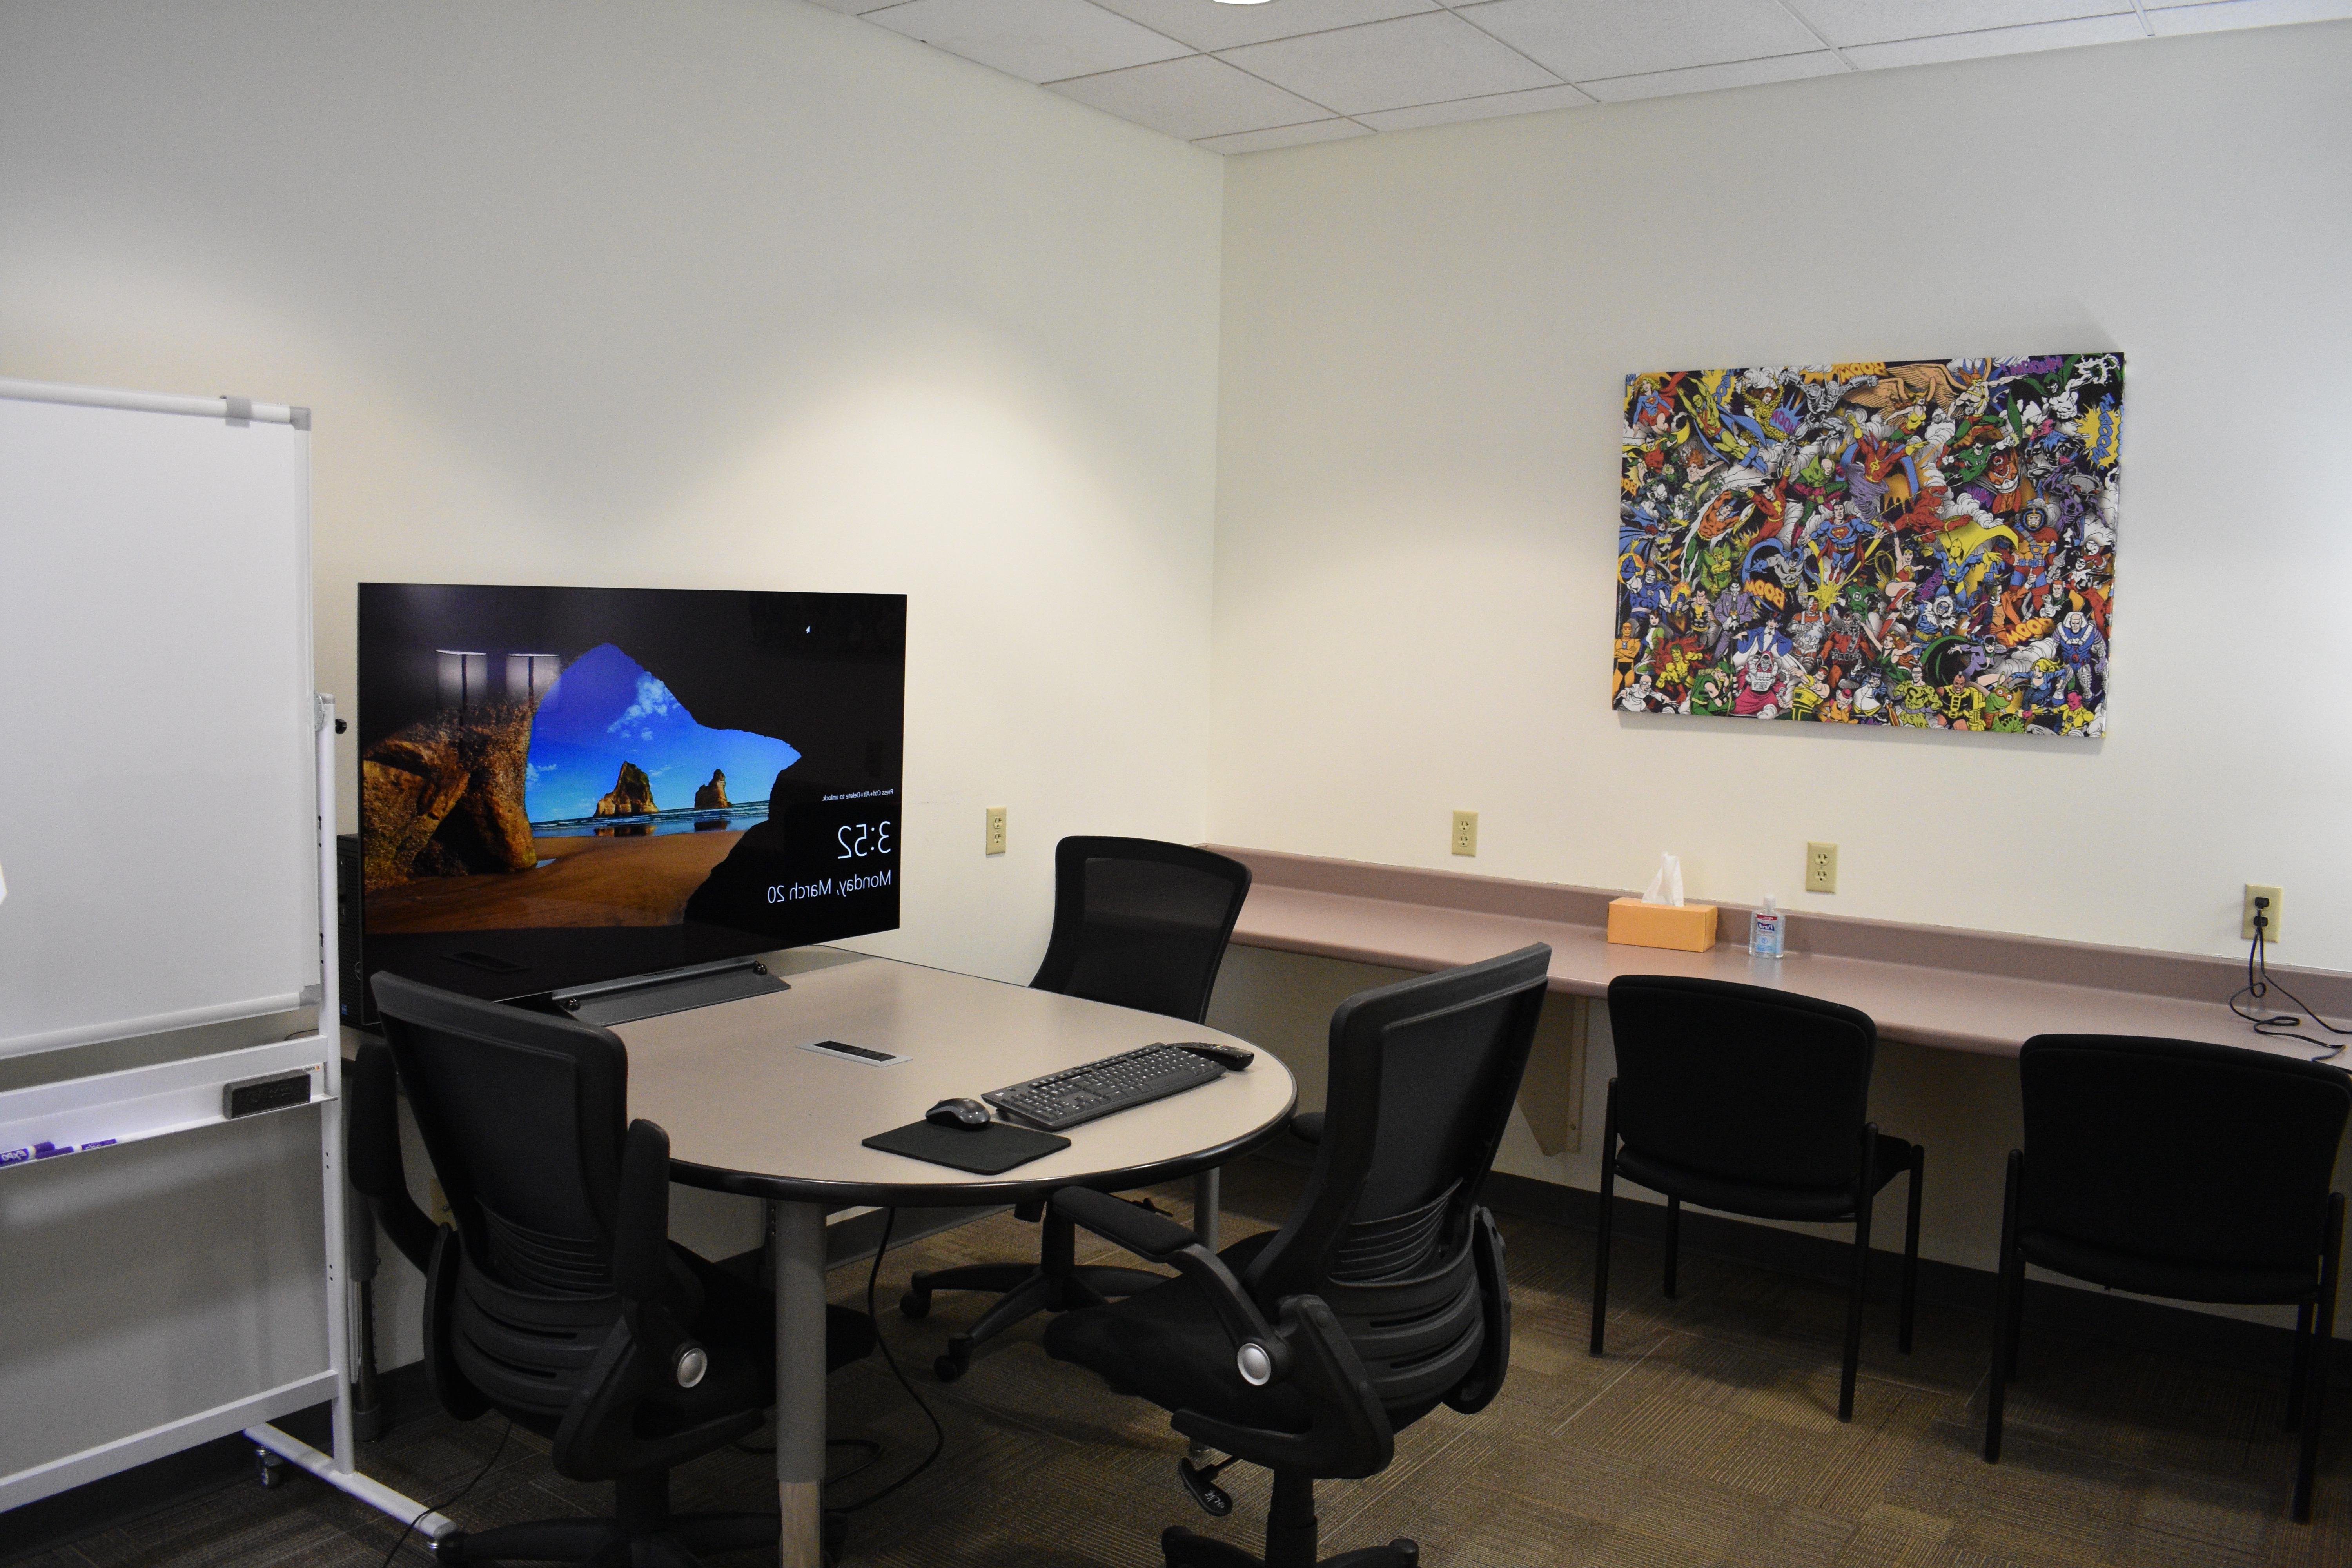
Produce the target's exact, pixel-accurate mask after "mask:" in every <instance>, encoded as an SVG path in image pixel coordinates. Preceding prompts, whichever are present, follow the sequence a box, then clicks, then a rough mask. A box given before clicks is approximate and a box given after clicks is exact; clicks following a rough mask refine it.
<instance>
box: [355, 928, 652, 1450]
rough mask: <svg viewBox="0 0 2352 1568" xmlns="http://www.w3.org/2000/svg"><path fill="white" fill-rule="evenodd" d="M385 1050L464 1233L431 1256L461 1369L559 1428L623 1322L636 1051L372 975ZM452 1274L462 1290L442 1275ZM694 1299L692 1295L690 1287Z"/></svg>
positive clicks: (574, 1026)
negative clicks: (622, 1241) (619, 1238)
mask: <svg viewBox="0 0 2352 1568" xmlns="http://www.w3.org/2000/svg"><path fill="white" fill-rule="evenodd" d="M374 984H375V995H376V1004H377V1006H378V1008H379V1009H380V1010H381V1012H382V1013H383V1030H384V1039H385V1041H386V1042H387V1043H388V1044H389V1045H390V1047H392V1055H393V1060H394V1064H395V1065H396V1066H397V1068H399V1072H400V1079H401V1081H402V1083H403V1084H404V1086H405V1087H406V1089H407V1090H408V1100H409V1107H410V1109H411V1110H413V1111H414V1112H415V1117H416V1129H417V1131H418V1132H419V1133H420V1134H422V1135H423V1137H424V1140H425V1150H426V1152H428V1153H429V1154H430V1155H431V1156H432V1159H433V1168H434V1171H435V1173H436V1174H437V1175H438V1176H439V1178H440V1182H441V1190H442V1193H443V1194H444V1195H445V1196H446V1198H447V1199H448V1203H449V1215H450V1219H451V1222H452V1223H453V1225H454V1226H455V1227H456V1230H457V1240H458V1242H459V1244H460V1245H459V1247H457V1254H456V1261H457V1267H456V1268H454V1270H450V1269H446V1268H445V1264H444V1262H443V1261H442V1258H441V1255H440V1254H438V1253H436V1261H435V1263H434V1266H433V1270H432V1272H433V1275H434V1278H433V1279H431V1280H429V1281H428V1285H429V1289H432V1290H433V1291H435V1292H436V1293H437V1292H445V1291H446V1293H447V1296H448V1309H447V1312H446V1323H447V1335H448V1337H447V1340H446V1344H444V1345H440V1346H436V1345H435V1344H431V1343H428V1345H427V1351H426V1360H427V1370H428V1372H432V1373H435V1375H436V1382H437V1381H439V1374H438V1373H437V1372H435V1367H436V1363H437V1361H438V1358H439V1357H440V1356H442V1355H446V1357H447V1358H448V1361H449V1363H450V1365H451V1368H452V1369H453V1370H454V1371H455V1372H457V1373H459V1374H461V1375H462V1378H463V1379H464V1381H465V1382H466V1383H467V1384H471V1385H472V1386H473V1387H475V1388H478V1389H479V1390H480V1392H481V1393H482V1394H485V1395H487V1396H488V1398H489V1400H490V1402H491V1403H492V1404H494V1405H497V1406H498V1407H499V1408H500V1409H502V1410H505V1411H507V1412H509V1414H514V1415H526V1416H531V1417H535V1418H538V1419H539V1420H541V1422H542V1423H545V1422H551V1421H552V1420H553V1419H554V1418H555V1417H557V1416H560V1415H562V1413H563V1412H564V1411H565V1410H566V1409H567V1408H568V1407H569V1406H570V1405H571V1404H572V1396H573V1395H574V1394H575V1393H577V1392H578V1391H579V1390H580V1388H581V1387H582V1386H583V1384H584V1381H585V1380H586V1379H587V1378H588V1376H589V1373H590V1369H591V1366H592V1364H593V1362H594V1360H595V1357H596V1353H597V1352H598V1350H599V1349H600V1348H601V1347H602V1346H603V1344H604V1339H605V1336H606V1332H607V1331H608V1330H609V1329H610V1327H611V1325H612V1323H613V1322H614V1320H615V1319H616V1318H618V1317H619V1316H620V1313H621V1299H620V1295H619V1290H618V1286H617V1283H616V1281H615V1280H614V1261H613V1242H614V1230H615V1227H616V1225H617V1221H618V1217H619V1215H618V1206H619V1195H620V1174H621V1155H622V1141H623V1136H624V1132H625V1127H624V1124H623V1119H624V1116H625V1108H626V1106H627V1103H628V1053H627V1049H626V1047H624V1046H623V1045H622V1043H621V1041H620V1038H619V1037H617V1036H615V1035H614V1034H613V1033H612V1032H611V1031H610V1030H606V1029H599V1028H594V1027H592V1026H588V1025H585V1024H579V1023H575V1022H573V1021H572V1020H570V1019H568V1018H557V1017H552V1016H545V1015H541V1014H536V1013H526V1012H523V1011H520V1009H517V1008H513V1007H505V1006H499V1005H496V1004H493V1003H488V1002H479V1001H476V1000H474V999H472V998H470V997H465V996H455V995H451V994H448V993H446V992H443V991H437V990H435V989H433V988H431V987H429V986H423V985H417V984H412V983H410V982H408V981H404V980H402V979H400V978H399V977H398V976H396V975H390V974H380V975H378V976H376V977H375V982H374ZM445 1272H447V1273H454V1274H455V1276H456V1278H454V1279H449V1278H443V1277H442V1276H443V1275H444V1274H445ZM686 1289H688V1291H689V1292H690V1291H691V1285H690V1283H688V1284H687V1285H686Z"/></svg>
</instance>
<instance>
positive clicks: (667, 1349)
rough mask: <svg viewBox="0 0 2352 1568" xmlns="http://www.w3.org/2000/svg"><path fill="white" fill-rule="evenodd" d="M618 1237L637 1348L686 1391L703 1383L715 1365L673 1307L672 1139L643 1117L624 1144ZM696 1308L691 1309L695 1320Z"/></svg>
mask: <svg viewBox="0 0 2352 1568" xmlns="http://www.w3.org/2000/svg"><path fill="white" fill-rule="evenodd" d="M617 1207H618V1213H617V1215H616V1216H615V1219H616V1223H615V1224H614V1233H613V1288H614V1289H615V1290H617V1291H619V1292H620V1296H621V1315H622V1316H623V1317H624V1318H625V1320H627V1322H628V1325H629V1332H630V1334H631V1335H632V1336H633V1337H634V1338H635V1341H636V1342H637V1344H638V1345H639V1346H641V1347H642V1348H643V1349H644V1350H645V1351H646V1353H647V1354H648V1355H650V1356H652V1357H653V1358H654V1360H655V1362H656V1363H657V1364H659V1365H660V1366H662V1367H664V1368H667V1375H668V1376H669V1377H670V1378H671V1379H672V1380H673V1381H675V1382H676V1383H677V1385H678V1386H679V1387H680V1388H692V1387H693V1386H694V1385H695V1384H698V1383H700V1382H701V1381H702V1374H703V1373H704V1372H705V1371H706V1370H708V1368H709V1364H710V1361H709V1353H708V1352H706V1351H704V1349H703V1348H702V1346H701V1345H699V1344H698V1343H696V1342H695V1340H694V1337H693V1336H692V1335H691V1334H690V1333H688V1331H687V1329H686V1327H685V1325H683V1324H681V1323H680V1322H679V1321H677V1315H676V1314H675V1313H674V1312H673V1311H672V1310H671V1308H670V1303H671V1302H672V1300H674V1299H675V1297H676V1295H677V1291H676V1289H674V1285H675V1276H674V1275H672V1273H671V1272H670V1262H669V1134H668V1133H667V1132H666V1131H663V1130H662V1128H661V1126H660V1124H659V1123H657V1122H652V1121H646V1120H645V1119H643V1118H642V1117H640V1118H639V1119H638V1120H636V1121H632V1122H630V1123H629V1131H628V1132H627V1133H626V1134H625V1136H624V1138H623V1140H622V1142H621V1193H620V1202H619V1205H617ZM694 1310H695V1309H694V1308H693V1307H691V1306H688V1308H687V1311H688V1316H689V1317H691V1315H692V1313H693V1311H694Z"/></svg>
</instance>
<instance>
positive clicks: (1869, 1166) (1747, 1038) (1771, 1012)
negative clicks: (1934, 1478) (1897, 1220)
mask: <svg viewBox="0 0 2352 1568" xmlns="http://www.w3.org/2000/svg"><path fill="white" fill-rule="evenodd" d="M1609 1028H1610V1032H1611V1034H1612V1035H1613V1036H1614V1037H1615V1038H1616V1042H1617V1076H1616V1077H1615V1078H1613V1079H1610V1080H1609V1110H1608V1116H1607V1120H1606V1121H1604V1122H1603V1124H1602V1129H1601V1232H1600V1236H1599V1238H1598V1240H1597V1242H1596V1244H1595V1245H1596V1251H1595V1254H1594V1258H1593V1265H1592V1353H1593V1354H1594V1355H1599V1354H1601V1348H1602V1347H1601V1341H1602V1333H1603V1331H1604V1330H1605V1329H1606V1327H1607V1325H1608V1315H1609V1243H1610V1237H1611V1232H1612V1221H1613V1219H1614V1213H1615V1207H1616V1204H1615V1199H1616V1193H1617V1178H1618V1176H1619V1175H1621V1174H1622V1175H1624V1176H1626V1177H1628V1178H1630V1179H1632V1180H1633V1181H1636V1182H1639V1183H1640V1184H1642V1185H1643V1186H1645V1187H1648V1188H1650V1189H1651V1190H1652V1191H1654V1192H1658V1193H1663V1194H1665V1198H1666V1237H1665V1254H1666V1259H1665V1293H1666V1295H1667V1296H1668V1297H1670V1298H1671V1297H1672V1296H1673V1295H1674V1294H1675V1263H1676V1261H1677V1258H1676V1254H1677V1250H1678V1248H1679V1246H1680V1242H1681V1229H1682V1206H1683V1205H1684V1204H1685V1203H1690V1204H1696V1205H1699V1206H1700V1207H1702V1208H1710V1209H1720V1210H1724V1211H1727V1212H1728V1213H1731V1214H1741V1215H1757V1216H1759V1217H1760V1218H1765V1219H1792V1220H1817V1221H1826V1222H1831V1223H1835V1222H1840V1221H1848V1220H1850V1221H1852V1222H1853V1285H1852V1287H1851V1289H1850V1290H1849V1293H1848V1295H1847V1298H1846V1318H1845V1363H1844V1370H1843V1374H1842V1375H1841V1377H1840V1379H1839V1382H1838V1419H1839V1420H1841V1421H1851V1420H1852V1419H1853V1382H1854V1371H1855V1366H1856V1364H1857V1363H1859V1362H1860V1360H1861V1358H1862V1307H1863V1299H1864V1287H1865V1285H1866V1283H1867V1281H1868V1279H1869V1274H1870V1211H1871V1204H1872V1200H1873V1199H1874V1198H1875V1197H1877V1195H1878V1194H1879V1192H1880V1191H1881V1190H1882V1189H1883V1188H1885V1186H1886V1184H1888V1183H1890V1182H1892V1181H1894V1179H1895V1177H1896V1176H1897V1175H1899V1174H1901V1173H1904V1172H1906V1171H1908V1172H1909V1173H1911V1191H1910V1198H1911V1204H1910V1215H1909V1220H1908V1223H1907V1224H1906V1226H1905V1230H1904V1237H1903V1314H1902V1324H1901V1328H1900V1330H1899V1331H1898V1333H1897V1337H1896V1345H1897V1347H1898V1348H1899V1349H1901V1350H1902V1351H1903V1352H1904V1353H1905V1354H1906V1355H1907V1354H1909V1353H1910V1351H1911V1321H1912V1316H1913V1308H1914V1305H1915V1303H1916V1300H1917V1297H1918V1283H1919V1177H1920V1173H1921V1170H1922V1167H1923V1165H1924V1164H1925V1162H1926V1153H1925V1152H1924V1151H1923V1150H1921V1149H1920V1148H1919V1147H1918V1146H1917V1145H1916V1144H1913V1143H1906V1142H1904V1141H1903V1140H1902V1139H1900V1138H1891V1137H1887V1136H1885V1135H1884V1134H1882V1133H1881V1132H1880V1131H1878V1129H1877V1127H1876V1126H1874V1124H1873V1123H1872V1122H1871V1121H1870V1120H1869V1114H1870V1112H1869V1105H1870V1069H1871V1065H1872V1061H1873V1058H1874V1057H1875V1056H1876V1054H1877V1050H1878V1026H1876V1025H1875V1024H1874V1023H1872V1022H1871V1020H1870V1016H1869V1015H1868V1014H1866V1013H1859V1012H1856V1011H1855V1010H1854V1009H1853V1008H1852V1007H1841V1006H1839V1005H1836V1004H1835V1003H1832V1002H1817V1001H1815V1000H1813V999H1812V998H1811V997H1809V996H1798V995H1794V994H1790V993H1789V992H1785V991H1773V990H1769V989H1768V988H1766V987H1763V986H1759V985H1737V984H1731V983H1730V982H1727V981H1721V980H1680V979H1675V978H1674V977H1673V976H1670V975H1663V974H1622V975H1619V976H1618V977H1617V978H1616V979H1614V980H1612V981H1611V982H1610V983H1609ZM1621 1140H1622V1143H1621V1142H1620V1141H1621Z"/></svg>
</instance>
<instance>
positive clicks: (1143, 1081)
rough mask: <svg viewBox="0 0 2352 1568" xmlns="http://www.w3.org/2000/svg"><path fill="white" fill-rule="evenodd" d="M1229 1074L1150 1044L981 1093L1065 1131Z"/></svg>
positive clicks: (1190, 1056) (1189, 1055)
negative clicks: (1042, 1076)
mask: <svg viewBox="0 0 2352 1568" xmlns="http://www.w3.org/2000/svg"><path fill="white" fill-rule="evenodd" d="M1224 1076H1225V1069H1224V1068H1221V1067H1219V1066H1218V1065H1217V1064H1216V1063H1214V1062H1213V1061H1211V1060H1209V1059H1208V1058H1205V1057H1197V1056H1194V1055H1193V1054H1192V1052H1191V1051H1188V1050H1185V1049H1183V1048H1182V1047H1178V1046H1146V1047H1143V1048H1142V1049H1141V1050H1135V1051H1127V1052H1123V1053H1121V1054H1120V1055H1118V1056H1115V1057H1105V1058H1103V1059H1102V1060H1100V1061H1098V1062H1088V1063H1087V1065H1086V1066H1084V1067H1076V1068H1068V1069H1066V1071H1063V1072H1055V1073H1047V1074H1046V1075H1045V1077H1044V1078H1033V1079H1030V1080H1029V1081H1028V1082H1026V1083H1016V1084H1013V1085H1012V1086H1011V1087H1009V1088H1006V1089H991V1090H990V1091H989V1092H988V1093H986V1094H983V1095H982V1096H981V1097H980V1098H981V1099H982V1100H986V1101H988V1103H989V1104H991V1105H993V1106H996V1107H997V1108H999V1109H1000V1110H1009V1111H1011V1112H1013V1115H1015V1116H1018V1117H1019V1118H1021V1120H1023V1121H1034V1122H1035V1123H1036V1124H1037V1125H1038V1126H1040V1127H1043V1128H1045V1130H1046V1131H1049V1132H1059V1131H1061V1130H1062V1129H1063V1128H1065V1127H1076V1125H1077V1124H1078V1123H1079V1122H1081V1121H1093V1120H1094V1119H1095V1118H1096V1117H1097V1116H1108V1115H1109V1114H1110V1113H1111V1112H1112V1111H1114V1110H1126V1109H1128V1108H1129V1106H1133V1105H1149V1104H1150V1103H1151V1101H1153V1100H1165V1099H1167V1098H1168V1097H1169V1096H1170V1095H1171V1094H1181V1093H1183V1092H1184V1090H1186V1089H1198V1088H1199V1087H1200V1086H1201V1085H1202V1084H1204V1083H1208V1082H1211V1081H1213V1080H1214V1079H1221V1078H1223V1077H1224Z"/></svg>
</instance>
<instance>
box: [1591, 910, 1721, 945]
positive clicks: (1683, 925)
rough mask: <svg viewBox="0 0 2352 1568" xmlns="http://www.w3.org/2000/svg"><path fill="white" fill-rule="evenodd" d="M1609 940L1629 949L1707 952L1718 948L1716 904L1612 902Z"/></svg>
mask: <svg viewBox="0 0 2352 1568" xmlns="http://www.w3.org/2000/svg"><path fill="white" fill-rule="evenodd" d="M1609 940H1610V941H1611V942H1622V943H1623V944H1624V945H1626V946H1628V947H1670V948H1673V949H1675V951H1676V952H1706V950H1707V949H1708V948H1710V947H1713V946H1714V945H1715V906H1714V905H1713V904H1645V903H1643V901H1642V900H1639V899H1612V900H1609Z"/></svg>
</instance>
